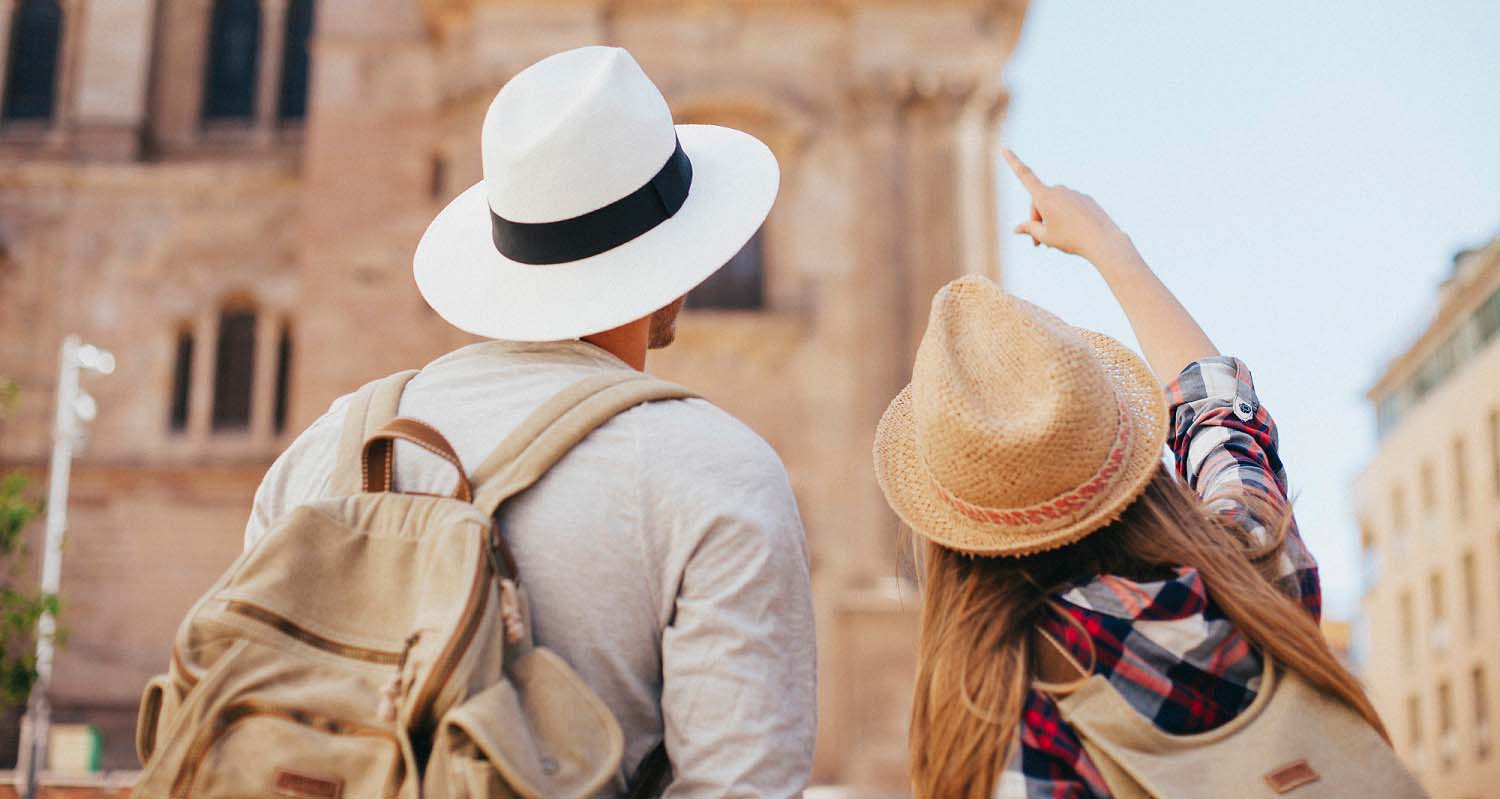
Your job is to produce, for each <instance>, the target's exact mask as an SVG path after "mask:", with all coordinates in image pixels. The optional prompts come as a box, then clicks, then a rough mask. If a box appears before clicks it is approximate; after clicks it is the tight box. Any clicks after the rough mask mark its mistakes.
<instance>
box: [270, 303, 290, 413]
mask: <svg viewBox="0 0 1500 799" xmlns="http://www.w3.org/2000/svg"><path fill="white" fill-rule="evenodd" d="M291 376H292V329H291V327H290V326H283V327H282V328H281V340H280V341H279V342H278V343H277V345H276V407H275V410H274V411H273V412H272V416H271V426H272V429H273V430H274V431H275V432H276V433H277V434H278V435H280V434H281V433H282V432H283V431H285V430H286V408H287V393H288V390H289V388H290V386H289V385H288V381H289V380H290V379H291Z"/></svg>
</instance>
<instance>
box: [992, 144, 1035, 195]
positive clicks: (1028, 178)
mask: <svg viewBox="0 0 1500 799" xmlns="http://www.w3.org/2000/svg"><path fill="white" fill-rule="evenodd" d="M1000 152H1001V153H1002V154H1003V155H1004V156H1005V163H1007V164H1009V165H1010V171H1012V172H1014V173H1016V177H1017V178H1018V179H1020V181H1021V185H1022V186H1025V187H1026V191H1028V192H1030V193H1031V194H1033V195H1035V194H1036V193H1037V192H1038V191H1041V190H1042V189H1043V188H1045V186H1044V185H1043V184H1042V180H1041V178H1038V177H1037V176H1036V173H1035V172H1032V171H1031V167H1029V166H1027V165H1026V164H1025V162H1023V161H1022V160H1021V159H1020V158H1018V157H1016V154H1015V153H1014V152H1012V151H1011V149H1010V148H1009V147H1006V148H1005V149H1003V150H1001V151H1000Z"/></svg>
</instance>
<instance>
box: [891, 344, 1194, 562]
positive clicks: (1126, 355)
mask: <svg viewBox="0 0 1500 799" xmlns="http://www.w3.org/2000/svg"><path fill="white" fill-rule="evenodd" d="M1074 330H1075V332H1077V333H1078V335H1080V336H1081V337H1082V338H1083V339H1084V340H1085V341H1086V342H1088V344H1089V346H1090V347H1091V348H1092V349H1093V352H1094V356H1095V357H1096V358H1097V359H1098V362H1099V363H1100V365H1101V366H1102V367H1103V369H1104V371H1105V374H1106V375H1107V376H1108V379H1109V381H1110V383H1111V384H1112V385H1113V387H1114V390H1115V392H1116V393H1117V396H1118V397H1119V399H1120V401H1121V402H1122V403H1123V404H1124V406H1125V409H1126V412H1125V414H1124V417H1123V420H1124V421H1123V423H1124V424H1129V425H1133V429H1132V431H1131V436H1130V444H1129V449H1128V451H1127V453H1126V455H1125V458H1124V461H1123V465H1122V466H1121V467H1120V473H1119V474H1120V476H1119V477H1118V478H1116V479H1115V480H1114V481H1112V483H1111V485H1110V489H1109V491H1108V492H1107V493H1106V495H1105V496H1103V497H1102V498H1101V499H1099V500H1098V501H1097V502H1095V503H1093V504H1091V505H1090V506H1088V507H1086V508H1085V509H1083V510H1081V511H1079V512H1078V515H1077V516H1076V517H1075V518H1070V519H1066V520H1064V521H1063V523H1062V524H1061V525H1060V526H1059V525H1058V524H1057V523H1056V522H1053V523H1051V524H1049V525H1047V529H1046V530H1045V531H1041V532H1039V531H1038V530H1037V529H1035V528H1027V527H1012V526H1006V525H1001V524H996V523H992V522H986V521H977V520H975V519H972V518H970V517H969V516H967V515H965V514H963V513H961V512H960V511H959V510H958V509H957V508H955V507H953V506H952V505H950V504H948V503H947V502H946V501H944V499H943V497H942V495H941V494H940V493H939V492H938V489H937V487H936V486H935V485H934V483H933V481H932V479H931V478H930V476H929V473H928V472H927V470H926V468H925V467H924V465H923V464H922V460H921V456H920V454H919V453H918V450H917V432H916V423H915V419H914V415H913V413H912V404H911V399H912V398H911V386H909V385H908V386H907V387H906V388H904V389H902V390H901V393H900V394H898V395H897V396H896V398H895V399H894V400H892V401H891V404H890V407H888V408H887V409H886V412H885V415H884V416H882V417H881V419H880V426H879V427H878V428H877V430H876V433H875V477H876V479H877V480H878V481H879V483H880V489H881V491H882V492H884V493H885V497H886V501H887V502H888V503H890V506H891V508H892V509H893V510H895V512H896V515H897V516H899V517H900V518H901V520H902V521H903V522H905V523H906V524H907V525H908V526H910V527H911V528H912V530H913V532H915V533H916V534H918V535H920V536H922V537H924V538H927V539H929V540H931V541H933V542H934V543H937V544H939V545H941V546H944V547H947V548H949V549H953V550H957V551H960V552H965V553H968V554H972V555H982V556H1022V555H1030V554H1034V553H1037V552H1043V551H1046V550H1050V549H1057V548H1058V547H1063V546H1066V545H1068V544H1071V543H1073V542H1074V541H1077V540H1079V539H1081V538H1083V537H1084V536H1086V535H1088V534H1089V533H1091V532H1094V531H1095V530H1098V529H1099V528H1100V527H1103V526H1105V525H1106V524H1109V523H1110V522H1112V521H1114V520H1115V519H1117V518H1119V516H1120V514H1121V513H1122V512H1123V511H1124V510H1125V508H1126V507H1128V506H1129V505H1130V503H1132V502H1134V501H1135V499H1136V498H1137V497H1139V496H1140V494H1141V492H1142V491H1143V490H1145V487H1146V483H1147V482H1149V481H1150V480H1151V477H1152V476H1153V475H1154V474H1155V473H1156V470H1157V467H1158V465H1159V464H1160V463H1161V458H1162V447H1163V445H1164V444H1165V443H1166V437H1167V408H1166V401H1165V399H1164V396H1163V393H1162V389H1161V386H1160V384H1159V383H1158V382H1157V380H1156V376H1155V375H1154V374H1152V372H1151V370H1150V368H1149V367H1147V365H1146V363H1145V361H1143V360H1142V359H1141V358H1140V356H1138V355H1136V354H1135V353H1134V352H1132V351H1131V350H1130V349H1128V348H1127V347H1125V346H1124V345H1122V344H1120V343H1119V342H1118V341H1116V340H1114V339H1113V338H1110V337H1109V336H1106V335H1103V334H1101V333H1095V332H1093V331H1089V330H1083V329H1081V328H1074ZM995 468H997V469H1000V468H1018V469H1024V468H1032V467H1031V466H1028V465H1027V464H1002V463H997V464H995Z"/></svg>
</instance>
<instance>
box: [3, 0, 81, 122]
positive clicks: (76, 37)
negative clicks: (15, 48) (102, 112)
mask: <svg viewBox="0 0 1500 799" xmlns="http://www.w3.org/2000/svg"><path fill="white" fill-rule="evenodd" d="M59 5H61V7H62V13H63V24H62V41H61V42H59V44H60V45H61V46H60V47H59V48H58V49H59V53H58V58H57V84H56V85H57V88H56V89H55V90H54V92H55V94H54V95H53V97H54V99H53V103H52V132H51V134H50V135H49V138H50V139H51V142H50V143H51V144H52V145H53V146H62V145H63V144H64V143H65V142H66V140H67V137H68V135H69V133H71V131H72V128H73V119H74V116H75V112H76V111H77V108H76V105H77V103H76V99H75V98H76V97H77V94H78V92H77V88H78V87H77V83H78V60H79V57H80V54H81V53H82V52H83V48H82V47H81V46H80V45H81V41H82V36H81V34H82V32H83V25H82V23H83V15H84V11H85V3H84V1H83V0H62V1H61V3H60V4H59ZM7 41H8V40H7Z"/></svg>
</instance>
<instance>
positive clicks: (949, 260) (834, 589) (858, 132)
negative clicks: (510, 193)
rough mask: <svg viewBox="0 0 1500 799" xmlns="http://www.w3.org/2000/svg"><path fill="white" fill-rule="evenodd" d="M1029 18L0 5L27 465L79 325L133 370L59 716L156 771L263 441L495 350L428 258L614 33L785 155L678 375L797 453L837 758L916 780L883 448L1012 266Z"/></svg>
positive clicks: (837, 12) (6, 188) (1, 300)
mask: <svg viewBox="0 0 1500 799" xmlns="http://www.w3.org/2000/svg"><path fill="white" fill-rule="evenodd" d="M1025 6H1026V3H1025V0H869V1H868V2H864V1H862V0H717V1H714V2H709V1H708V0H546V1H545V2H544V1H543V0H530V1H528V0H361V1H360V2H355V0H316V2H313V1H312V0H155V1H154V2H144V1H143V2H130V3H117V2H110V1H108V0H0V25H3V26H6V27H5V28H4V29H0V43H8V45H7V46H8V47H9V50H8V51H7V53H4V54H0V55H3V56H4V57H0V64H3V65H4V66H3V67H0V69H5V70H7V72H6V73H5V74H0V85H4V86H5V91H6V95H5V99H4V101H3V104H0V375H4V376H8V377H10V378H13V379H15V380H16V381H17V382H18V383H19V384H20V388H21V392H22V394H21V403H20V406H19V408H18V409H17V411H16V413H14V414H13V415H12V416H11V417H10V418H9V419H8V420H6V421H4V422H0V467H4V468H21V469H23V470H27V471H30V472H32V473H34V474H36V475H37V477H38V482H40V479H41V477H42V474H43V472H44V471H45V464H46V458H47V453H48V450H49V446H50V444H49V433H48V428H49V425H50V419H51V412H52V411H51V403H52V390H53V389H52V382H53V380H54V379H55V377H54V375H55V369H56V350H57V347H58V345H59V343H60V341H61V339H62V337H63V336H64V335H66V334H69V333H77V334H79V335H81V336H82V337H83V338H84V339H85V340H86V341H88V342H90V343H94V344H97V345H99V346H102V347H106V348H109V349H111V350H112V351H114V353H115V354H116V356H117V358H118V361H119V369H118V371H117V372H116V373H115V374H114V375H112V376H110V377H107V378H90V379H89V380H88V381H87V383H86V387H87V388H88V390H89V391H90V392H92V393H93V394H94V396H95V397H96V398H97V399H98V404H99V407H100V412H99V416H98V419H97V420H96V421H95V422H94V423H93V424H92V425H91V428H90V437H89V442H88V448H87V449H86V451H85V452H84V453H83V454H82V456H81V457H80V459H79V460H78V461H77V463H76V465H75V471H74V481H73V493H72V502H71V505H70V512H71V525H70V530H69V537H68V541H67V546H66V560H65V562H64V566H63V597H64V603H65V608H66V611H65V617H64V623H65V624H66V626H67V627H68V629H69V631H70V638H69V642H68V645H67V647H66V648H65V649H64V650H63V651H62V652H61V653H60V655H59V659H58V663H57V672H56V682H55V691H54V704H55V706H56V707H57V716H58V717H59V718H61V719H64V720H67V719H82V720H88V721H90V722H92V723H95V724H96V725H98V726H100V727H101V728H102V729H103V730H104V732H105V736H106V761H107V764H108V765H111V766H115V767H121V766H128V765H129V764H130V760H131V759H132V758H131V755H130V751H131V749H130V747H131V744H130V741H129V731H130V729H131V726H132V725H133V720H134V714H135V702H136V698H137V696H138V692H139V690H140V688H141V686H142V685H143V683H144V682H145V680H146V678H147V677H148V676H150V675H151V674H153V673H155V672H157V671H159V670H160V669H161V668H162V667H163V666H164V662H165V661H164V658H165V656H166V652H167V648H168V644H169V641H170V638H171V635H172V632H173V630H174V628H175V626H176V624H177V622H178V621H179V619H180V618H181V616H182V614H183V612H184V611H185V610H186V608H187V606H188V604H189V603H190V602H191V601H192V600H193V599H194V598H195V597H196V596H197V595H198V594H199V593H200V592H201V591H202V590H203V589H204V588H206V587H207V586H208V585H209V583H210V582H211V581H212V580H213V578H214V577H216V576H217V574H218V573H219V572H220V571H221V570H222V569H223V568H224V567H225V566H226V565H227V564H228V563H229V562H230V560H231V559H233V557H234V556H235V555H236V554H237V553H238V551H239V548H240V543H241V533H242V530H243V524H244V518H245V516H246V513H247V512H248V509H249V505H250V501H251V496H252V493H253V490H254V487H255V485H256V484H257V482H258V481H259V479H260V476H261V475H262V474H263V472H264V470H265V469H266V467H267V466H268V465H269V463H270V461H271V459H272V458H274V457H275V455H276V454H277V453H278V452H279V451H280V450H281V448H282V447H284V446H285V444H286V443H287V442H288V441H289V440H290V438H291V437H292V436H294V435H295V434H296V432H297V431H298V430H300V429H301V428H302V427H303V426H305V425H306V424H307V423H308V422H310V421H311V420H312V419H313V418H315V417H316V416H317V415H318V414H319V413H320V412H321V411H322V410H323V409H324V408H326V407H327V405H328V403H329V401H330V400H331V399H333V398H334V397H335V396H337V395H339V394H341V393H343V392H346V391H349V390H351V389H352V388H353V387H355V386H357V385H359V384H360V383H362V382H363V381H365V380H368V379H370V378H372V377H375V376H378V375H380V374H384V373H387V372H390V371H394V370H397V369H401V368H406V367H412V366H419V365H421V364H422V363H424V362H426V361H427V360H429V359H431V358H432V357H434V356H436V355H438V354H440V353H442V352H445V351H447V350H449V349H452V348H454V347H457V346H461V345H462V344H465V343H467V342H468V341H470V339H469V338H468V337H467V336H466V335H464V334H462V333H460V332H458V331H456V330H454V329H451V328H449V327H447V326H446V325H445V324H443V323H442V322H441V321H440V320H439V319H437V317H436V316H435V315H434V314H433V313H432V312H431V311H430V310H429V309H428V308H427V307H426V306H425V304H424V303H423V302H422V300H421V298H420V297H419V296H418V294H417V292H416V290H415V287H414V286H413V284H412V281H411V278H410V256H411V252H412V250H413V248H414V246H415V244H416V241H417V239H418V238H419V236H420V235H421V233H422V231H423V229H424V227H425V225H426V224H427V222H428V221H429V220H430V219H431V217H432V216H433V215H434V214H435V213H436V212H437V210H438V209H439V208H441V207H442V205H443V204H444V202H446V200H448V199H449V198H451V197H452V196H454V195H456V194H457V193H458V192H459V191H460V190H462V189H463V188H464V187H466V186H468V185H469V184H470V183H471V182H473V181H474V180H477V179H478V177H479V153H478V147H477V134H478V130H479V125H480V121H481V119H482V117H483V114H484V111H485V108H486V106H487V104H488V102H489V100H490V98H491V97H492V96H493V94H494V92H495V90H496V89H497V88H498V87H499V86H500V85H502V84H503V83H504V81H505V80H506V79H507V78H508V77H510V76H511V75H513V74H515V72H517V71H518V70H520V69H521V68H523V67H524V66H526V65H527V64H529V63H531V62H533V61H535V60H537V59H539V58H541V57H543V56H545V55H547V54H549V53H551V52H555V51H557V50H561V49H565V48H569V47H574V46H578V45H583V44H591V43H611V44H618V45H622V46H625V47H627V48H629V49H630V50H631V51H632V53H633V54H634V55H635V56H636V57H637V59H638V60H639V61H640V62H641V64H642V66H643V67H644V68H645V69H646V71H647V73H648V74H650V75H651V76H652V77H653V78H654V79H656V80H657V82H658V83H659V85H660V86H661V88H662V90H663V92H664V93H665V94H666V96H667V99H668V102H669V103H670V104H671V106H672V108H673V110H674V112H675V114H676V116H677V118H678V121H679V122H712V123H718V124H726V125H731V126H735V127H740V128H742V129H745V130H748V131H750V132H752V133H754V134H755V135H757V136H759V137H760V138H762V139H763V140H764V141H766V142H767V143H768V144H769V145H770V146H771V148H772V149H773V151H775V153H776V155H777V157H778V158H779V160H780V161H781V165H782V175H783V177H782V189H781V195H780V199H779V201H778V203H777V205H776V208H775V210H774V211H773V212H772V214H771V217H770V219H769V220H768V222H767V223H766V226H765V228H764V229H763V230H762V232H761V233H760V234H758V236H757V238H756V239H755V240H754V241H753V242H752V244H751V245H750V246H749V247H747V250H746V251H745V252H743V253H741V255H740V256H738V257H737V258H736V261H735V262H734V263H732V264H731V268H730V269H727V270H726V272H725V273H724V274H727V275H729V277H728V278H725V279H724V280H721V281H719V282H718V283H716V284H715V285H714V286H712V287H706V288H705V289H704V291H703V292H702V293H700V294H699V295H697V296H696V297H695V298H693V299H691V300H690V306H689V310H688V312H687V313H686V314H685V316H684V318H683V320H682V323H681V327H680V334H679V343H678V344H677V345H676V346H674V347H673V348H672V349H670V350H667V351H665V352H662V353H660V354H656V355H653V357H652V363H651V367H652V370H653V371H655V372H657V373H659V374H662V375H664V376H666V377H669V378H671V379H675V380H679V381H682V382H685V383H687V384H689V385H692V386H694V387H697V388H699V389H700V390H701V391H702V392H703V393H704V394H705V395H706V396H708V397H709V398H711V399H714V400H715V401H717V402H718V403H719V404H721V405H722V406H724V407H725V408H727V409H728V410H730V411H731V412H733V413H735V414H736V415H738V416H739V417H740V418H742V419H744V420H745V421H746V422H747V423H748V424H749V425H750V426H751V427H753V428H754V429H755V430H757V431H758V432H759V433H760V434H761V435H763V436H764V437H765V438H766V439H767V440H768V441H769V442H770V443H771V444H772V445H773V446H774V447H775V448H776V449H777V450H778V451H779V452H780V453H781V455H782V457H783V459H784V460H785V462H786V464H787V467H788V470H789V472H790V474H791V476H792V482H793V485H794V488H795V489H796V492H797V496H798V500H799V503H800V505H801V508H802V511H803V514H804V518H805V520H806V525H807V530H808V546H809V550H810V553H811V558H812V563H813V575H814V577H813V579H814V583H815V585H814V589H815V596H816V603H817V609H818V622H819V625H820V642H819V643H820V678H821V689H820V698H819V703H820V718H821V722H820V730H819V748H818V753H817V765H816V774H815V780H816V781H818V782H838V783H848V784H853V785H855V786H856V787H860V788H862V789H863V790H864V791H865V792H866V793H869V794H870V795H879V794H881V793H883V792H886V791H890V790H899V788H900V786H901V785H903V784H904V776H903V774H904V771H903V765H902V763H903V759H904V745H905V744H904V730H905V726H906V713H907V707H908V703H909V696H908V693H909V690H910V688H909V684H910V673H911V669H912V659H913V646H914V641H913V635H914V628H915V616H914V611H915V607H916V597H915V594H914V593H913V592H912V591H911V590H910V588H909V587H906V583H904V582H903V581H902V580H901V578H900V577H899V574H898V572H899V569H900V565H899V562H898V556H897V553H898V551H899V545H898V541H897V532H898V530H897V522H896V520H895V519H894V517H893V516H892V515H891V514H890V513H889V511H888V510H887V509H886V507H885V505H884V503H883V501H882V499H881V497H880V494H879V491H878V489H877V487H876V485H875V482H874V479H873V475H872V473H871V470H870V466H869V460H870V456H869V452H870V443H871V440H872V437H873V431H874V427H875V422H876V420H877V419H878V417H879V414H880V412H881V410H882V409H883V408H884V405H885V403H886V402H887V400H888V399H889V398H890V397H891V396H893V395H894V394H895V393H896V391H897V390H898V389H899V388H900V386H901V385H902V384H903V383H904V381H905V379H906V376H907V370H908V368H909V364H910V361H911V356H912V354H913V352H914V351H915V347H916V342H917V341H918V339H919V337H920V335H921V332H922V329H923V326H924V324H925V320H926V315H927V304H928V301H929V299H930V297H931V296H932V293H933V292H934V291H935V290H936V289H937V287H938V286H940V285H941V284H942V283H944V282H946V281H947V280H949V279H951V278H953V277H955V276H958V275H960V274H965V273H979V274H987V275H991V276H998V271H999V266H998V263H997V259H998V244H997V240H996V230H995V228H996V208H995V186H994V179H995V172H994V169H995V154H996V146H997V143H996V139H997V132H998V128H999V125H1000V122H1001V120H1002V118H1003V116H1004V111H1005V107H1006V97H1007V94H1006V90H1005V88H1004V85H1003V81H1002V72H1003V68H1004V65H1005V62H1006V60H1007V59H1008V57H1009V55H1010V53H1011V50H1012V49H1013V47H1014V44H1015V41H1016V38H1017V36H1018V34H1019V30H1020V27H1021V24H1022V19H1023V17H1024V14H1025V10H1026V8H1025ZM49 36H50V37H52V39H51V40H50V41H52V42H53V43H52V44H50V45H49V44H48V43H47V42H46V41H44V37H49ZM17 53H20V55H17ZM17 76H19V77H17ZM38 76H40V77H38ZM41 111H45V113H40V112H41Z"/></svg>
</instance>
